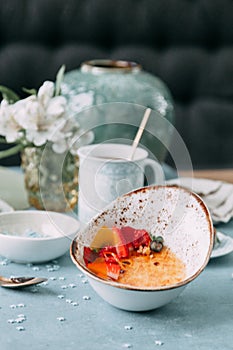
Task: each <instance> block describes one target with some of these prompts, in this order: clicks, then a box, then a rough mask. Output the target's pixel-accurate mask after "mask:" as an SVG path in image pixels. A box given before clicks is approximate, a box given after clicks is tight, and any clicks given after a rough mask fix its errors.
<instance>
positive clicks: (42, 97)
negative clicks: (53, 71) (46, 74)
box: [37, 80, 55, 108]
mask: <svg viewBox="0 0 233 350" xmlns="http://www.w3.org/2000/svg"><path fill="white" fill-rule="evenodd" d="M54 88H55V87H54V83H53V82H52V81H49V80H46V81H45V82H44V83H43V85H41V87H40V88H39V90H38V94H37V97H38V100H39V103H41V104H42V105H43V106H44V108H46V107H47V105H48V103H49V101H50V99H51V98H52V97H53V94H54Z"/></svg>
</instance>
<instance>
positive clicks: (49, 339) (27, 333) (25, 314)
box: [0, 221, 233, 350]
mask: <svg viewBox="0 0 233 350" xmlns="http://www.w3.org/2000/svg"><path fill="white" fill-rule="evenodd" d="M219 228H221V231H222V232H224V233H226V234H229V235H231V236H232V237H233V221H231V222H230V223H229V224H227V225H220V226H219ZM0 271H1V272H0V274H1V275H5V276H10V275H19V276H20V275H26V276H27V275H34V276H45V277H47V278H48V283H47V284H45V285H39V286H36V287H31V288H30V289H25V290H17V291H16V290H9V289H4V288H0V349H1V350H13V349H16V350H17V349H20V350H21V349H32V350H34V349H35V350H39V349H41V350H44V349H51V350H55V349H56V350H57V349H71V350H72V349H78V350H109V349H111V350H118V349H125V348H132V349H133V350H142V349H145V350H152V349H153V350H154V349H156V348H157V347H161V348H162V349H169V350H170V349H171V350H174V349H176V350H179V349H181V350H186V349H192V350H195V349H198V350H207V349H208V350H215V349H221V350H227V349H233V278H232V274H233V253H231V254H228V255H226V256H223V257H219V258H215V259H211V260H210V262H209V264H208V265H207V267H206V269H205V270H204V271H203V272H202V273H201V275H200V276H199V277H198V278H197V279H196V280H194V281H193V282H191V283H190V284H189V285H188V286H187V287H186V289H185V290H184V292H183V293H182V294H181V295H180V296H179V297H178V298H177V299H175V300H174V301H173V302H171V303H170V304H168V305H166V306H164V307H162V308H160V309H157V310H154V311H150V312H144V313H136V312H126V311H122V310H119V309H116V308H114V307H112V306H111V305H109V304H107V303H106V302H105V301H103V300H102V299H101V298H100V297H99V296H98V295H97V294H96V293H95V292H94V291H93V290H92V288H91V287H90V285H89V283H88V282H87V281H86V279H85V277H84V276H83V275H82V274H81V272H79V270H77V268H76V267H75V266H74V265H73V263H72V262H71V260H70V257H69V254H68V253H67V254H66V255H65V256H63V257H61V258H59V259H57V261H53V262H49V263H47V264H42V265H32V266H31V265H20V264H15V263H10V262H8V261H6V260H5V259H4V258H0Z"/></svg>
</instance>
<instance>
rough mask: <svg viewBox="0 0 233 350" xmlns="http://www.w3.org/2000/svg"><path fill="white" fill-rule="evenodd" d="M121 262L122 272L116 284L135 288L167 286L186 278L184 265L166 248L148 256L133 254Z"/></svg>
mask: <svg viewBox="0 0 233 350" xmlns="http://www.w3.org/2000/svg"><path fill="white" fill-rule="evenodd" d="M121 262H122V263H123V266H124V271H122V273H121V274H120V276H119V279H118V282H120V283H124V284H129V285H132V286H136V287H159V286H168V285H172V284H175V283H178V282H181V281H183V280H184V279H185V276H186V268H185V264H184V263H183V262H182V261H181V260H180V259H179V258H178V257H177V256H176V254H175V253H173V252H172V251H171V250H170V249H169V248H167V247H164V248H163V249H162V250H161V252H159V253H152V254H150V255H142V254H138V253H137V252H135V253H133V254H132V255H131V257H130V259H127V260H126V261H125V262H124V260H122V261H121Z"/></svg>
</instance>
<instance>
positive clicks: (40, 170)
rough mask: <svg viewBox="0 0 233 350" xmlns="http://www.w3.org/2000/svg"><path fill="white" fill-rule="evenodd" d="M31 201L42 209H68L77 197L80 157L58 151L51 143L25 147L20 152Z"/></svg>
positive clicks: (72, 206) (31, 203) (32, 204)
mask: <svg viewBox="0 0 233 350" xmlns="http://www.w3.org/2000/svg"><path fill="white" fill-rule="evenodd" d="M21 160H22V162H21V166H22V169H23V171H24V181H25V188H26V190H27V194H28V202H29V204H30V205H31V206H32V207H34V208H36V209H40V210H50V211H58V212H66V211H70V210H72V209H74V208H75V207H76V205H77V201H78V157H77V156H74V155H72V154H71V153H70V152H65V153H61V154H60V153H55V152H54V151H53V149H52V147H51V145H46V147H42V148H41V147H26V148H25V149H24V150H23V152H22V153H21Z"/></svg>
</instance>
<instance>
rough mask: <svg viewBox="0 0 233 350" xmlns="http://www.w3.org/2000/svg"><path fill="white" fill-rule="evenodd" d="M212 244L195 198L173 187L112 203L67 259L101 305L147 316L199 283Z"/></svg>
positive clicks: (82, 233) (206, 214)
mask: <svg viewBox="0 0 233 350" xmlns="http://www.w3.org/2000/svg"><path fill="white" fill-rule="evenodd" d="M213 242H214V230H213V224H212V221H211V217H210V214H209V212H208V209H207V208H206V206H205V204H204V202H203V201H202V200H201V198H200V197H199V196H197V195H196V194H194V193H192V192H190V191H188V190H186V189H184V188H181V187H178V186H150V187H146V188H141V189H138V190H135V191H133V192H130V193H128V194H126V195H124V196H122V197H119V198H117V199H116V200H115V201H114V202H112V203H111V204H110V205H109V206H108V207H107V208H106V209H105V210H104V211H103V212H102V213H100V214H99V215H97V216H96V217H94V218H93V219H92V220H91V221H90V222H89V223H88V224H87V226H86V227H85V228H83V229H82V230H81V231H79V233H78V235H77V236H76V237H75V239H74V240H73V242H72V245H71V249H70V253H71V258H72V260H73V262H74V263H75V264H76V266H77V267H78V268H79V269H80V270H81V271H82V272H83V273H85V274H86V276H87V278H88V280H89V282H90V284H91V286H92V287H93V288H94V290H95V291H96V292H97V293H98V294H99V295H100V296H101V297H102V298H103V299H104V300H106V301H107V302H109V303H110V304H112V305H114V306H116V307H118V308H121V309H125V310H131V311H146V310H151V309H155V308H158V307H160V306H163V305H165V304H167V303H168V302H170V301H172V300H173V299H174V298H175V297H177V296H178V295H179V294H180V293H181V292H182V291H183V289H184V288H185V287H186V285H187V284H188V283H190V282H191V281H193V280H194V279H195V278H197V277H198V275H199V274H200V273H201V272H202V271H203V269H204V268H205V266H206V265H207V263H208V261H209V258H210V254H211V252H212V248H213Z"/></svg>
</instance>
